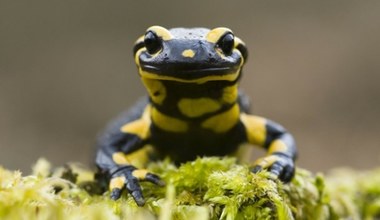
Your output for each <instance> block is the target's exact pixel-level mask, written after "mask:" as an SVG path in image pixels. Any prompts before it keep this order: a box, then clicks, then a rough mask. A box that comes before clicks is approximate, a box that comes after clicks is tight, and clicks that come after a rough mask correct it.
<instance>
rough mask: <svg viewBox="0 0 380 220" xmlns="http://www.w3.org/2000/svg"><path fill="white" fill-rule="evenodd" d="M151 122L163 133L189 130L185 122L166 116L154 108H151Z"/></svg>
mask: <svg viewBox="0 0 380 220" xmlns="http://www.w3.org/2000/svg"><path fill="white" fill-rule="evenodd" d="M152 121H153V123H154V124H155V125H156V126H157V127H159V128H161V129H163V130H165V131H171V132H186V131H187V130H188V129H189V128H188V125H187V123H186V122H184V121H182V120H180V119H177V118H174V117H170V116H167V115H165V114H163V113H161V112H160V111H158V110H157V109H156V108H152Z"/></svg>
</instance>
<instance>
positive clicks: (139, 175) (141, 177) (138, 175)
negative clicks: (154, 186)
mask: <svg viewBox="0 0 380 220" xmlns="http://www.w3.org/2000/svg"><path fill="white" fill-rule="evenodd" d="M146 174H148V171H147V170H145V169H138V170H134V171H133V172H132V175H133V176H134V177H136V178H137V179H139V180H144V179H145V178H146Z"/></svg>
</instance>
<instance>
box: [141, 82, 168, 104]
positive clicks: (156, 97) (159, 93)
mask: <svg viewBox="0 0 380 220" xmlns="http://www.w3.org/2000/svg"><path fill="white" fill-rule="evenodd" d="M141 79H142V81H143V83H144V85H145V87H146V89H147V90H148V93H149V96H150V98H151V99H152V101H153V102H154V103H156V104H162V102H163V101H164V99H165V97H166V88H165V86H164V84H163V83H162V82H160V81H159V80H155V79H148V78H145V77H142V78H141Z"/></svg>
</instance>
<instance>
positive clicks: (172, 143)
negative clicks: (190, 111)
mask: <svg viewBox="0 0 380 220" xmlns="http://www.w3.org/2000/svg"><path fill="white" fill-rule="evenodd" d="M209 32H210V30H208V29H205V28H195V29H183V28H175V29H171V30H170V31H168V30H166V29H161V28H154V27H153V28H150V29H148V31H147V32H146V34H145V36H144V37H143V38H140V39H139V40H138V41H137V42H136V44H135V47H134V54H135V56H136V60H138V62H137V66H138V68H139V70H140V76H141V77H142V78H143V79H144V78H145V77H148V78H149V79H150V78H152V77H153V79H154V80H157V81H159V82H160V85H162V87H164V88H165V90H164V92H165V93H166V94H165V96H164V98H163V100H161V101H157V100H158V99H157V97H158V96H160V95H162V92H163V90H157V91H156V92H155V91H153V92H152V88H153V89H155V88H156V87H157V86H156V87H154V86H153V87H151V88H150V87H149V86H150V84H145V86H146V87H147V89H148V93H149V96H148V98H143V99H141V100H140V101H139V102H138V103H137V104H136V105H135V107H134V108H132V109H131V110H129V111H127V112H125V113H123V114H122V115H120V116H119V117H118V118H116V119H115V120H113V121H112V122H111V123H110V124H109V126H108V127H107V128H106V129H105V131H104V132H103V133H102V135H101V136H100V138H99V140H98V148H99V150H98V153H97V158H96V163H97V166H98V168H99V173H98V174H97V178H98V179H99V180H100V182H101V183H103V184H104V187H105V188H106V185H107V184H108V183H109V182H110V180H111V182H112V180H115V179H117V178H118V177H121V178H123V180H124V182H123V184H122V185H123V186H122V187H114V186H112V184H111V198H112V199H114V200H116V199H118V198H120V196H121V193H122V191H123V190H124V189H126V190H127V191H128V192H129V193H130V195H131V196H132V197H133V198H134V200H135V201H136V203H137V204H138V205H139V206H143V205H144V204H145V200H144V198H143V194H142V190H141V187H140V184H139V181H148V182H151V183H153V184H156V185H159V186H163V185H164V182H163V181H162V180H161V179H160V178H159V177H158V176H157V175H155V174H152V173H149V172H146V173H144V174H143V175H141V174H140V175H137V174H136V173H137V171H140V170H139V169H138V168H136V167H134V166H133V165H131V164H119V163H117V161H114V159H113V155H114V154H115V153H118V152H122V153H124V154H126V155H128V154H130V153H133V152H135V151H136V150H139V149H142V148H143V147H144V146H146V145H147V144H149V145H152V146H153V147H154V152H150V153H147V154H148V156H149V157H150V160H160V159H162V158H165V157H170V158H171V160H172V161H174V162H175V163H176V164H181V163H183V162H186V161H191V160H194V159H195V158H196V157H198V156H225V155H231V154H233V153H234V152H236V150H237V149H238V147H239V146H240V145H241V144H243V143H246V142H248V140H249V137H248V136H249V134H248V133H250V132H252V131H251V130H249V129H248V127H249V126H248V125H247V124H246V123H247V121H244V120H242V119H238V120H237V121H236V123H233V124H231V127H230V128H229V129H227V130H226V131H223V132H215V131H213V130H210V129H207V128H205V127H202V123H203V122H204V121H206V120H207V119H210V118H212V117H214V116H218V115H221V114H223V113H225V112H228V111H230V110H231V109H233V108H234V106H236V105H237V106H238V111H239V112H240V113H239V114H240V115H242V114H248V113H249V107H250V106H249V105H250V103H249V99H248V97H247V96H246V95H244V94H243V93H241V92H239V95H236V99H235V100H232V102H225V101H220V108H219V109H218V110H215V111H210V112H207V113H204V114H202V115H200V116H197V117H190V116H189V115H186V114H185V113H184V112H183V111H181V109H180V108H179V107H177V106H178V105H177V104H178V103H179V102H180V101H181V100H182V99H190V100H192V99H195V100H196V99H200V98H207V99H212V100H216V101H219V100H223V97H224V96H225V89H226V88H228V87H233V86H236V85H237V84H238V81H239V79H240V78H241V68H242V66H243V64H244V62H245V61H246V59H247V49H246V47H245V45H244V43H243V42H240V41H239V40H238V39H236V38H235V37H234V35H233V34H232V32H230V31H229V30H226V31H225V32H223V33H222V34H221V35H220V37H219V39H218V40H217V41H216V42H213V38H207V36H208V35H207V34H208V33H209ZM168 33H169V35H165V34H168ZM215 33H219V32H215ZM167 36H170V37H167ZM165 38H166V40H165ZM169 38H170V39H169ZM205 39H207V40H205ZM187 49H191V50H192V51H193V52H194V54H193V57H191V58H189V57H188V56H184V55H183V51H185V50H187ZM144 74H147V75H144ZM231 74H232V75H233V74H236V78H235V79H232V80H231V79H225V78H223V77H224V76H226V75H231ZM205 76H206V77H211V78H208V79H207V80H206V81H202V83H199V82H200V81H198V80H202V77H205ZM219 76H220V77H221V79H222V80H215V79H214V78H212V77H219ZM165 77H166V78H165ZM168 77H169V78H168ZM224 79H225V80H224ZM236 92H237V91H236ZM156 96H157V97H156ZM147 106H148V107H150V108H151V109H155V110H157V111H158V112H160V113H161V114H164V115H166V116H170V117H171V118H175V119H178V120H180V121H183V122H184V123H186V124H187V131H186V132H175V131H169V130H165V129H164V128H162V127H161V126H160V124H156V122H155V120H154V118H153V116H152V114H151V111H149V112H148V117H147V120H149V123H148V124H147V126H148V127H146V129H147V130H149V136H147V137H146V138H141V136H139V135H138V132H137V133H136V132H123V131H121V128H122V127H123V126H124V125H128V124H129V123H132V122H133V123H134V122H136V121H139V120H141V119H142V118H144V115H143V112H144V109H146V107H147ZM264 129H265V141H264V143H262V144H261V145H262V147H263V148H264V149H267V150H268V151H269V152H271V153H270V154H269V155H268V157H267V159H266V160H263V161H262V162H261V163H258V164H255V165H254V166H253V167H252V169H251V170H252V172H254V173H256V172H259V171H261V170H263V169H267V170H268V171H270V172H271V173H272V174H273V176H275V177H278V178H279V179H280V180H281V181H283V182H284V183H287V182H289V181H291V179H292V178H293V176H294V173H295V165H294V161H295V159H296V155H297V148H296V145H295V141H294V139H293V137H292V135H291V134H290V133H288V132H287V131H286V130H285V129H284V128H283V127H282V126H281V125H279V124H277V123H275V122H273V121H270V120H266V121H265V128H264ZM275 141H280V142H281V143H283V145H284V146H285V147H282V148H279V147H277V148H276V147H274V144H273V143H274V142H275ZM273 148H275V149H273ZM268 161H269V162H268Z"/></svg>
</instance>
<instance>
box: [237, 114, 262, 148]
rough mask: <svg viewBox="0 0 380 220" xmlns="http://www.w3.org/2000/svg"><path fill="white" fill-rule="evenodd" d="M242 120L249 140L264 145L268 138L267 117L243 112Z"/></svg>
mask: <svg viewBox="0 0 380 220" xmlns="http://www.w3.org/2000/svg"><path fill="white" fill-rule="evenodd" d="M240 120H241V122H242V123H243V125H244V127H245V132H246V133H247V138H248V142H249V143H251V144H255V145H260V146H263V145H264V143H265V138H266V128H265V125H266V120H265V118H262V117H258V116H254V115H247V114H241V115H240Z"/></svg>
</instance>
